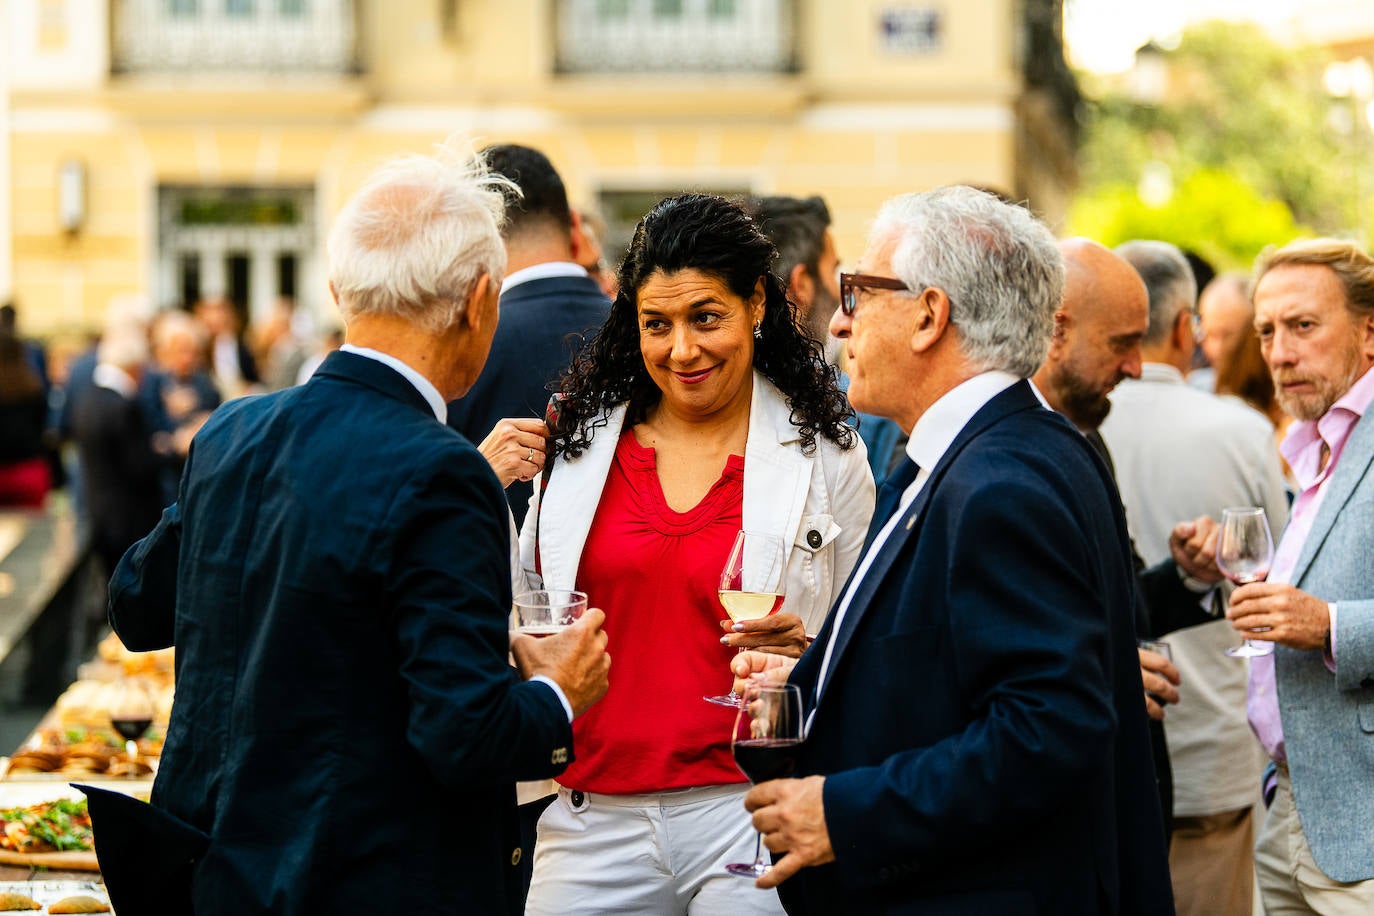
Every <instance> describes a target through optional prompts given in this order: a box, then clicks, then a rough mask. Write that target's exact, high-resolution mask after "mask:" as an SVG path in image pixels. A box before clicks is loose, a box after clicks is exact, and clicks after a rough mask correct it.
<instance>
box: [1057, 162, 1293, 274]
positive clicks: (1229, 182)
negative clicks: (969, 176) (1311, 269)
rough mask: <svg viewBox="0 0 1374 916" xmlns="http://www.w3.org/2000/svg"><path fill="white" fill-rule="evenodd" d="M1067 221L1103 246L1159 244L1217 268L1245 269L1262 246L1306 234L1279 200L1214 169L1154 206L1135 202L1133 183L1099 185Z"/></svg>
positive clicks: (1197, 175)
mask: <svg viewBox="0 0 1374 916" xmlns="http://www.w3.org/2000/svg"><path fill="white" fill-rule="evenodd" d="M1070 220H1071V222H1072V224H1073V227H1074V231H1075V232H1076V233H1078V234H1081V235H1085V236H1087V237H1089V238H1093V239H1097V240H1098V241H1100V242H1102V244H1104V245H1119V244H1120V243H1122V242H1125V241H1128V240H1130V239H1162V240H1164V241H1166V242H1173V243H1174V244H1175V245H1177V246H1179V247H1180V248H1183V249H1185V250H1188V251H1195V252H1197V253H1198V254H1200V255H1202V256H1203V257H1204V258H1206V259H1207V260H1208V261H1209V262H1211V263H1212V264H1214V265H1216V266H1218V267H1221V268H1238V267H1239V268H1245V267H1249V265H1250V262H1251V261H1253V260H1254V257H1255V255H1256V254H1258V253H1259V251H1260V250H1261V249H1262V248H1264V246H1266V245H1283V244H1286V243H1287V242H1291V241H1292V240H1293V239H1295V238H1298V237H1299V236H1303V235H1311V234H1312V232H1311V230H1310V229H1307V228H1306V227H1302V226H1299V225H1297V224H1296V223H1295V222H1294V221H1293V213H1292V211H1290V210H1289V209H1288V206H1287V205H1286V204H1284V203H1283V202H1282V201H1280V200H1275V199H1273V198H1264V197H1262V196H1261V195H1260V194H1258V193H1257V192H1256V191H1255V189H1254V188H1252V187H1251V186H1250V185H1248V184H1246V183H1245V182H1244V181H1242V180H1241V179H1240V178H1238V177H1237V176H1236V175H1234V174H1232V173H1230V172H1225V171H1222V170H1220V169H1198V170H1197V171H1195V172H1193V174H1192V175H1190V176H1188V178H1186V179H1184V181H1183V182H1182V183H1181V184H1179V185H1178V186H1177V187H1176V188H1175V189H1174V193H1173V194H1172V195H1171V196H1170V197H1169V199H1168V201H1166V202H1165V203H1163V204H1161V205H1159V206H1150V205H1148V204H1145V203H1143V202H1141V200H1140V197H1139V196H1138V195H1137V192H1136V185H1135V184H1133V183H1132V184H1127V183H1125V182H1116V183H1113V184H1108V185H1102V186H1099V187H1098V188H1096V189H1095V190H1094V191H1093V192H1092V193H1089V194H1084V195H1081V196H1080V197H1079V198H1078V200H1077V201H1075V203H1074V207H1073V212H1072V213H1071V215H1070Z"/></svg>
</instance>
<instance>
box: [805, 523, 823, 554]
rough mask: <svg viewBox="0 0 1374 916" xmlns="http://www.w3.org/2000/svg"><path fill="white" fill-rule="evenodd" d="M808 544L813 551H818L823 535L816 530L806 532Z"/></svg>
mask: <svg viewBox="0 0 1374 916" xmlns="http://www.w3.org/2000/svg"><path fill="white" fill-rule="evenodd" d="M806 543H808V544H810V545H811V549H812V550H815V549H817V548H818V547H820V546H821V533H820V532H819V531H817V530H816V529H815V528H812V529H811V530H810V531H808V532H806Z"/></svg>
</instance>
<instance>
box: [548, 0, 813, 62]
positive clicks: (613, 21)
mask: <svg viewBox="0 0 1374 916" xmlns="http://www.w3.org/2000/svg"><path fill="white" fill-rule="evenodd" d="M557 6H558V19H557V27H558V69H559V70H560V71H563V72H567V73H615V72H622V73H643V72H721V73H770V72H772V73H776V72H781V71H789V70H792V69H793V68H794V66H795V53H794V45H795V39H794V34H795V27H794V22H795V10H794V6H795V0H559V2H558V5H557Z"/></svg>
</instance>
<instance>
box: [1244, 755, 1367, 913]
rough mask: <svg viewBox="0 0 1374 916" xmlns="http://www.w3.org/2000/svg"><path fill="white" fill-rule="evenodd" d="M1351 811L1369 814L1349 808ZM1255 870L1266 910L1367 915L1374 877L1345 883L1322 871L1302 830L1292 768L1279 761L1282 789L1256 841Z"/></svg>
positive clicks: (1279, 785) (1273, 911)
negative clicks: (1290, 776)
mask: <svg viewBox="0 0 1374 916" xmlns="http://www.w3.org/2000/svg"><path fill="white" fill-rule="evenodd" d="M1351 816H1352V817H1356V816H1367V815H1359V814H1358V813H1357V812H1353V811H1352V812H1351ZM1255 876H1256V877H1257V878H1258V879H1259V887H1260V897H1261V898H1262V899H1263V901H1264V912H1265V913H1266V914H1267V916H1309V914H1314V913H1315V914H1318V916H1369V914H1370V913H1374V879H1371V880H1368V881H1355V882H1352V883H1348V884H1343V883H1341V882H1340V881H1333V880H1331V879H1330V878H1328V877H1327V876H1326V875H1325V874H1323V873H1322V870H1321V869H1320V868H1318V867H1317V862H1316V860H1315V859H1313V858H1312V850H1311V849H1310V848H1309V847H1308V845H1307V837H1306V836H1305V835H1304V834H1303V832H1302V822H1301V821H1300V820H1299V819H1298V809H1297V806H1296V805H1294V804H1293V786H1292V784H1291V783H1290V782H1289V781H1288V768H1287V767H1285V766H1281V767H1279V783H1278V790H1277V791H1276V792H1275V793H1274V801H1273V804H1271V805H1270V806H1269V812H1268V814H1266V815H1265V818H1264V826H1263V827H1262V828H1261V829H1260V835H1259V839H1258V840H1257V841H1256V843H1255Z"/></svg>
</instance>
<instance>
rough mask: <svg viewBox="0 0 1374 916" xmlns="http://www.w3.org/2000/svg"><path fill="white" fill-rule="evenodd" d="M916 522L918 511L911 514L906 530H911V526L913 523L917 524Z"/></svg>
mask: <svg viewBox="0 0 1374 916" xmlns="http://www.w3.org/2000/svg"><path fill="white" fill-rule="evenodd" d="M915 524H916V513H914V512H913V513H912V514H911V516H910V517H909V518H908V519H907V520H906V530H907V531H910V530H911V526H912V525H915Z"/></svg>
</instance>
